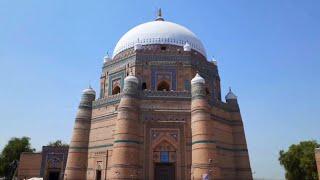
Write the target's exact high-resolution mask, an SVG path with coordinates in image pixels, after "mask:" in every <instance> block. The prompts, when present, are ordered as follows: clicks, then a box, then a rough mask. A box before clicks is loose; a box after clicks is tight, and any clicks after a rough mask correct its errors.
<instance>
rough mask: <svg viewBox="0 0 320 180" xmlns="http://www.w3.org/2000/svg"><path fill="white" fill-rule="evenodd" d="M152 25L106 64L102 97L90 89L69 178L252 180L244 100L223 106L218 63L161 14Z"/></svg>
mask: <svg viewBox="0 0 320 180" xmlns="http://www.w3.org/2000/svg"><path fill="white" fill-rule="evenodd" d="M160 15H161V14H160ZM146 26H148V27H146V29H145V30H144V29H143V27H144V25H142V26H141V27H140V26H139V27H138V30H137V29H133V30H132V31H133V34H134V33H136V35H137V36H138V37H134V38H135V39H136V40H137V42H125V41H129V40H128V39H125V38H122V39H121V40H120V41H119V42H122V43H123V42H125V43H127V44H125V43H123V44H120V45H119V43H118V45H117V47H116V49H115V53H114V54H113V57H112V58H109V57H106V58H105V61H104V63H103V67H102V73H101V77H100V94H99V95H98V96H97V97H95V96H96V95H95V91H94V90H93V89H92V88H88V89H86V90H84V92H83V95H82V100H81V103H80V106H79V110H78V113H77V116H76V121H75V126H74V130H73V135H72V139H71V143H70V148H69V155H68V161H67V167H66V171H65V177H67V178H65V179H68V180H69V179H74V180H76V179H77V180H80V179H90V180H93V179H146V180H152V179H160V177H161V178H162V179H169V180H171V179H177V180H179V179H202V178H205V177H206V176H207V177H208V178H210V179H212V178H213V179H243V180H250V179H252V174H251V168H250V162H249V156H248V149H247V144H246V138H245V133H244V128H243V121H242V118H241V114H240V109H239V105H238V102H237V97H236V96H235V95H234V94H233V93H232V92H231V90H230V92H229V93H228V94H227V96H226V102H224V101H222V99H221V88H220V76H219V73H218V66H217V63H216V62H214V61H209V60H208V59H207V58H206V54H205V51H204V49H203V47H202V46H201V45H202V44H199V42H200V41H199V40H197V39H196V40H195V37H193V34H191V35H189V34H188V33H189V30H188V31H186V30H185V29H186V28H185V29H183V28H184V27H180V25H176V24H173V23H172V24H169V23H166V21H164V20H163V18H162V17H161V16H159V17H158V18H157V20H156V21H154V22H150V24H147V25H146ZM178 26H179V27H178ZM139 28H140V30H139ZM179 28H180V29H179ZM181 28H182V29H181ZM141 29H142V30H141ZM137 31H138V32H137ZM140 32H143V33H141V34H142V35H141V36H139V35H140V34H139V33H140ZM130 33H131V34H130ZM130 33H129V34H130V35H131V36H132V32H130ZM147 33H149V34H147ZM152 33H154V34H152ZM179 33H180V34H179ZM146 34H147V35H146ZM150 34H151V36H153V35H154V37H157V38H150V37H149V36H150ZM159 34H160V36H158V35H159ZM161 35H162V36H161ZM124 37H125V36H124ZM158 37H159V38H158ZM130 38H131V39H132V37H130ZM184 38H185V39H184ZM123 39H125V40H123ZM200 43H201V42H200Z"/></svg>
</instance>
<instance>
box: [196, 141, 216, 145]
mask: <svg viewBox="0 0 320 180" xmlns="http://www.w3.org/2000/svg"><path fill="white" fill-rule="evenodd" d="M199 143H203V144H215V143H216V141H212V140H199V141H194V142H192V143H191V144H192V145H194V144H199Z"/></svg>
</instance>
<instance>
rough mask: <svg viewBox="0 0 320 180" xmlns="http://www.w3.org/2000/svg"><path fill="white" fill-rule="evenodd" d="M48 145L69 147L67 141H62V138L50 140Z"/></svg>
mask: <svg viewBox="0 0 320 180" xmlns="http://www.w3.org/2000/svg"><path fill="white" fill-rule="evenodd" d="M48 146H54V147H68V146H69V145H68V144H67V143H64V142H62V141H61V140H56V141H54V142H49V144H48Z"/></svg>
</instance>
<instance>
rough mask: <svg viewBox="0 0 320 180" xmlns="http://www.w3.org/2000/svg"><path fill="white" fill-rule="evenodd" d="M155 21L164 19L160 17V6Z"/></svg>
mask: <svg viewBox="0 0 320 180" xmlns="http://www.w3.org/2000/svg"><path fill="white" fill-rule="evenodd" d="M156 21H164V19H163V17H162V11H161V8H159V9H158V12H157V19H156Z"/></svg>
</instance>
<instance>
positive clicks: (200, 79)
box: [191, 73, 206, 84]
mask: <svg viewBox="0 0 320 180" xmlns="http://www.w3.org/2000/svg"><path fill="white" fill-rule="evenodd" d="M195 83H202V84H205V83H206V81H205V80H204V79H203V77H201V76H200V75H199V74H198V73H197V74H196V76H195V77H194V78H193V79H192V80H191V84H195Z"/></svg>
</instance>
